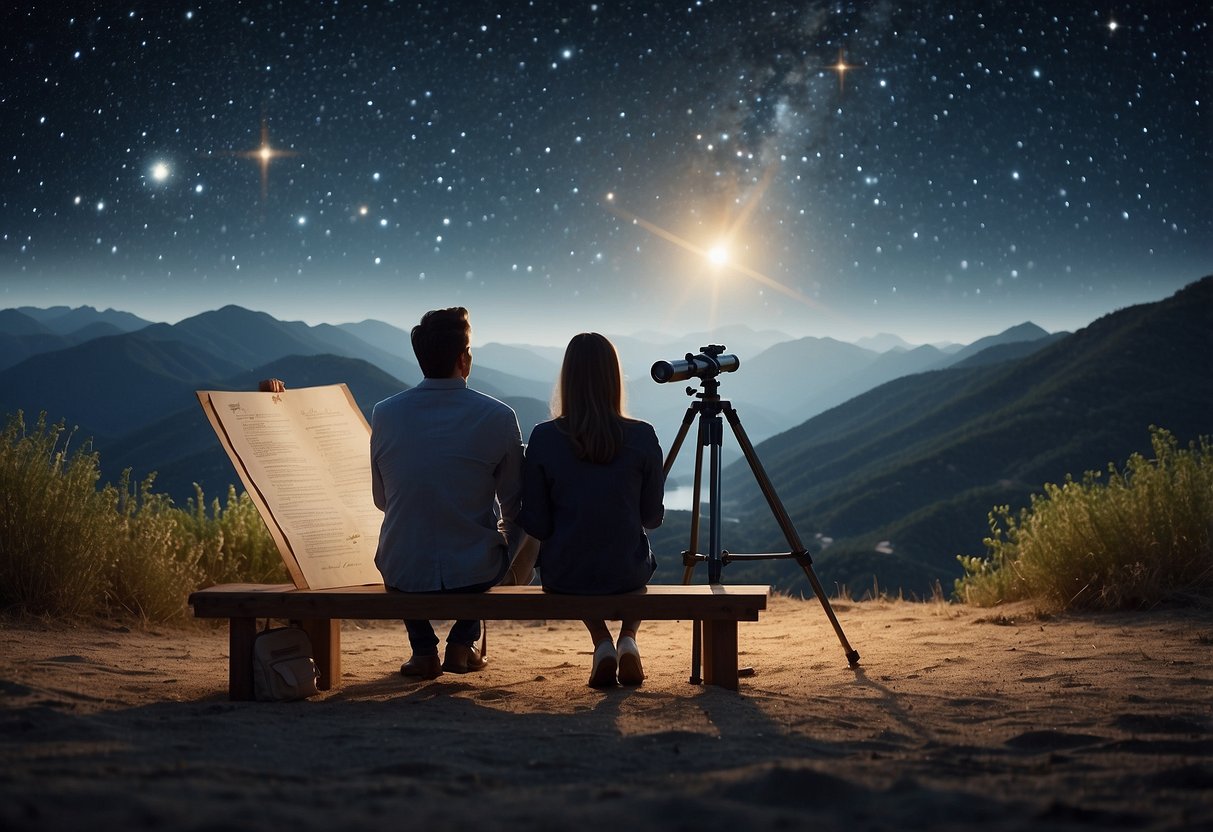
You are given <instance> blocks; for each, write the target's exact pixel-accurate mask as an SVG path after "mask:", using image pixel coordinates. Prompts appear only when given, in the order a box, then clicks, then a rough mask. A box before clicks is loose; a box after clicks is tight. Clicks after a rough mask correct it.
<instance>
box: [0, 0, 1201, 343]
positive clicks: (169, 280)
mask: <svg viewBox="0 0 1213 832" xmlns="http://www.w3.org/2000/svg"><path fill="white" fill-rule="evenodd" d="M1211 16H1213V15H1211V13H1210V11H1209V7H1208V5H1207V4H1205V3H1187V2H1184V3H1181V2H1157V3H1155V2H1151V3H1102V4H1087V3H1081V2H1079V3H1056V2H1015V3H994V2H991V3H945V2H922V3H891V2H889V3H885V2H875V3H866V2H865V3H859V2H853V3H824V2H762V0H756V1H755V2H740V0H738V2H709V1H708V0H702V2H696V1H695V0H683V2H679V3H672V2H670V3H666V2H647V3H639V2H638V3H623V2H607V0H603V1H602V2H576V3H547V2H531V3H526V2H509V3H506V2H495V3H488V2H484V3H481V2H472V0H469V2H463V3H437V2H425V3H417V2H395V3H393V2H375V3H357V2H348V1H347V0H342V1H341V2H335V0H326V2H302V0H300V1H299V2H294V1H293V0H292V2H285V1H284V2H264V1H260V2H234V1H233V2H195V3H177V2H127V3H115V2H96V3H71V2H45V3H35V4H29V3H24V4H23V3H13V2H6V3H5V4H4V10H3V11H0V30H2V34H0V38H3V77H2V80H0V137H2V138H0V149H2V151H3V154H2V160H0V307H11V306H21V305H36V306H50V305H54V304H67V305H71V306H77V305H81V304H90V305H94V306H97V307H99V308H104V307H110V306H112V307H116V308H120V309H125V310H127V311H131V312H135V313H136V314H139V315H142V316H143V317H145V318H149V319H153V320H166V321H175V320H179V319H180V318H182V317H185V316H188V315H191V314H195V313H197V312H200V311H204V310H207V309H215V308H218V307H219V306H222V305H224V304H227V303H237V304H240V305H242V306H245V307H248V308H252V309H260V310H264V311H266V312H269V313H270V314H272V315H274V316H276V317H279V318H284V319H302V320H306V321H308V322H309V323H319V322H322V321H328V322H333V323H337V322H342V321H357V320H362V319H365V318H378V319H381V320H386V321H389V322H391V323H395V324H397V325H402V326H409V325H411V324H412V323H413V322H415V321H416V319H417V317H418V315H419V314H420V312H421V311H423V310H424V309H426V308H430V307H432V306H447V305H453V304H463V305H466V306H468V307H469V308H470V309H471V310H472V319H473V324H474V326H475V327H476V332H475V340H476V341H477V342H483V341H485V340H490V339H492V340H509V341H530V342H542V341H547V342H552V343H560V342H562V341H563V339H564V338H566V337H567V336H568V335H569V334H571V333H573V332H576V331H579V330H583V329H597V330H600V331H605V332H611V333H631V332H636V331H640V330H645V329H658V330H664V331H668V332H671V333H681V332H687V331H692V330H702V329H705V328H707V327H710V326H713V325H716V324H722V325H723V324H747V325H749V326H751V327H753V328H755V329H777V330H781V331H783V332H786V333H789V334H791V335H795V336H801V335H830V336H834V337H839V338H843V339H847V340H854V339H855V338H858V337H861V336H865V335H871V334H875V333H878V332H894V333H898V334H900V335H902V336H903V337H905V338H907V339H909V340H911V341H915V342H926V341H942V340H956V341H961V340H971V339H973V338H975V337H978V336H980V335H985V334H989V333H991V332H994V331H998V330H999V329H1002V328H1005V327H1007V326H1011V325H1014V324H1016V323H1020V322H1022V321H1025V320H1032V321H1035V322H1036V323H1038V324H1040V325H1041V326H1044V327H1045V328H1047V329H1050V330H1057V329H1075V328H1077V327H1080V326H1083V325H1085V324H1086V323H1088V322H1090V321H1091V320H1093V319H1094V318H1095V317H1098V316H1099V315H1101V314H1103V313H1105V312H1107V311H1111V310H1113V309H1116V308H1120V307H1123V306H1126V305H1130V304H1132V303H1139V302H1143V301H1151V300H1157V299H1160V298H1162V297H1165V296H1167V295H1169V294H1170V293H1172V292H1173V291H1175V290H1176V289H1178V288H1180V287H1181V286H1183V285H1185V284H1187V283H1190V282H1191V281H1193V280H1195V279H1197V278H1199V277H1201V276H1202V275H1204V274H1207V273H1210V272H1213V210H1211V209H1210V199H1209V193H1210V190H1211V189H1213V158H1211V156H1213V118H1211V117H1210V98H1213V95H1211V94H1213V84H1211V80H1210V79H1211V70H1210V54H1211V52H1210V46H1211V45H1213V43H1211V41H1213V38H1211V28H1210V18H1211ZM695 346H698V345H689V347H695Z"/></svg>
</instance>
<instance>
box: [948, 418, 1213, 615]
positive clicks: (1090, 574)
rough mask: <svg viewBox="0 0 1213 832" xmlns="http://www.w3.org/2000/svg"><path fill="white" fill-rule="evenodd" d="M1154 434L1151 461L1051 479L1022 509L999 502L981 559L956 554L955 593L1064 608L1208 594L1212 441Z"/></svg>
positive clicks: (1211, 586) (1212, 590) (978, 600)
mask: <svg viewBox="0 0 1213 832" xmlns="http://www.w3.org/2000/svg"><path fill="white" fill-rule="evenodd" d="M1150 433H1151V436H1150V441H1151V445H1152V447H1153V452H1154V458H1153V459H1146V458H1144V457H1143V456H1141V455H1140V454H1134V455H1133V456H1132V457H1130V458H1129V460H1128V463H1127V464H1126V467H1125V470H1124V471H1123V472H1122V471H1118V470H1117V469H1116V467H1115V466H1114V465H1109V466H1108V469H1107V478H1106V480H1104V478H1103V477H1102V476H1101V474H1100V473H1099V472H1097V471H1088V472H1087V473H1086V474H1085V475H1084V476H1083V479H1082V481H1081V482H1075V481H1074V480H1073V479H1072V478H1070V477H1067V478H1066V480H1065V482H1064V483H1063V484H1062V485H1054V484H1047V485H1045V488H1044V493H1043V494H1034V495H1032V498H1031V504H1030V505H1029V506H1028V507H1027V508H1025V509H1022V510H1021V511H1020V512H1019V513H1018V515H1013V514H1012V512H1011V510H1010V507H1009V506H999V507H996V508H995V509H994V511H992V512H991V513H990V516H989V517H990V537H988V538H986V539H985V541H984V542H985V546H986V552H987V557H985V558H979V557H965V556H963V555H962V556H960V557H959V560H960V563H961V566H962V567H963V568H964V571H965V574H964V576H963V577H962V578H960V579H959V580H957V581H956V596H957V597H958V598H960V599H962V600H964V601H966V602H968V603H972V604H976V605H979V606H992V605H994V604H997V603H1000V602H1003V601H1014V600H1028V599H1030V600H1032V601H1033V602H1035V603H1036V604H1037V606H1039V607H1041V608H1042V609H1047V610H1062V609H1068V608H1076V607H1077V608H1089V609H1110V608H1123V607H1141V606H1149V605H1153V604H1156V603H1158V602H1159V601H1162V600H1164V599H1167V598H1174V597H1178V596H1182V595H1184V594H1195V595H1199V596H1206V597H1207V596H1209V595H1213V453H1211V450H1213V449H1211V448H1210V444H1209V440H1208V438H1207V437H1206V438H1202V439H1200V441H1199V442H1193V443H1190V444H1189V446H1188V448H1187V449H1180V448H1179V446H1178V443H1177V442H1176V440H1175V438H1174V437H1173V436H1172V435H1171V434H1170V433H1169V432H1167V431H1165V430H1162V429H1160V428H1153V427H1152V428H1151V429H1150Z"/></svg>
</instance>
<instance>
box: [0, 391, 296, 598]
mask: <svg viewBox="0 0 1213 832" xmlns="http://www.w3.org/2000/svg"><path fill="white" fill-rule="evenodd" d="M73 436H74V434H73V433H72V432H69V431H66V430H65V428H64V425H63V423H62V422H60V423H58V424H55V425H50V424H48V423H47V421H46V415H45V414H42V415H40V416H39V418H38V422H37V424H36V425H35V426H34V427H33V429H32V430H29V429H27V427H26V425H25V421H24V417H23V415H22V414H21V413H20V412H18V413H17V414H16V415H15V416H14V417H11V418H10V419H9V421H8V424H7V425H6V427H5V428H4V431H3V434H2V440H0V611H7V612H15V613H18V614H33V615H54V616H59V617H70V616H81V615H88V614H96V613H101V614H113V613H115V612H122V613H126V614H129V615H134V616H138V617H139V618H142V619H145V620H150V621H164V620H169V619H174V618H184V617H186V615H187V613H188V607H187V603H186V600H187V598H188V595H189V593H190V592H191V591H193V590H194V589H196V588H197V587H199V586H205V585H210V584H213V583H222V582H240V581H251V582H275V581H277V582H286V581H289V576H288V575H287V573H286V569H285V567H283V565H282V559H281V557H280V556H279V554H278V549H277V546H276V545H275V544H274V541H273V539H272V538H271V537H270V534H269V531H268V530H267V529H266V527H265V523H264V522H263V521H262V520H261V515H260V514H259V513H258V512H257V508H256V506H255V505H254V504H253V501H252V499H251V498H250V497H249V496H248V494H246V493H242V494H240V495H239V496H237V495H236V490H235V488H232V487H229V488H228V493H227V505H226V507H222V506H220V503H219V500H218V499H216V500H214V501H212V502H211V505H210V511H209V513H208V511H207V508H206V501H205V499H204V497H203V494H202V489H201V488H198V487H197V486H195V489H196V498H195V499H191V500H190V501H189V502H188V505H187V506H186V508H185V509H181V508H177V507H175V506H173V504H172V500H170V499H169V498H168V497H167V496H166V495H163V494H157V493H155V492H154V491H153V490H152V484H153V482H154V478H155V475H154V474H153V475H152V476H149V477H148V478H147V479H145V480H144V481H143V482H141V483H139V484H138V486H135V485H133V484H132V483H131V481H130V472H129V471H125V472H123V474H122V476H121V478H120V479H119V482H118V484H117V485H110V484H108V483H107V484H106V485H104V486H101V487H98V485H97V483H98V480H99V479H100V470H99V466H98V457H97V454H96V452H94V451H93V450H92V448H91V445H90V444H89V443H84V444H82V445H81V446H80V447H78V448H75V449H74V450H70V451H69V447H70V446H71V440H72V438H73Z"/></svg>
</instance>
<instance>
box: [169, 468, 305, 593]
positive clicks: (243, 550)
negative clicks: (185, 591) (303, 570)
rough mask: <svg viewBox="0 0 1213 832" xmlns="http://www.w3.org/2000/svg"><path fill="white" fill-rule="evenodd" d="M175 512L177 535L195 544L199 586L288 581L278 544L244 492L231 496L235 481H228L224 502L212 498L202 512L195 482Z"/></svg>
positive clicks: (202, 503) (204, 502) (202, 507)
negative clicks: (181, 506) (176, 513)
mask: <svg viewBox="0 0 1213 832" xmlns="http://www.w3.org/2000/svg"><path fill="white" fill-rule="evenodd" d="M179 515H180V516H179V522H180V524H181V532H182V534H184V535H187V536H189V537H190V538H191V539H192V540H194V541H196V542H197V544H198V545H199V547H200V552H199V562H198V567H199V571H200V573H201V575H200V577H201V583H202V584H203V585H206V586H210V585H211V584H222V583H233V582H241V581H248V582H252V583H289V582H290V575H288V574H287V571H286V567H285V566H283V565H282V555H281V554H279V552H278V546H277V544H275V543H274V539H273V538H272V537H270V533H269V530H268V529H267V528H266V527H265V521H264V520H262V519H261V514H260V513H259V512H258V511H257V506H256V505H255V504H254V503H253V499H252V497H250V496H249V495H248V492H245V491H242V492H240V494H239V496H237V494H236V488H235V486H232V485H229V486H228V487H227V503H226V507H223V506H220V504H219V499H218V498H215V499H214V500H212V501H211V503H210V513H209V514H208V513H207V503H206V498H205V496H203V493H202V488H201V487H199V486H198V485H197V484H196V483H195V485H194V496H193V497H191V498H190V499H189V500H188V501H187V503H186V508H185V509H184V510H181V511H179Z"/></svg>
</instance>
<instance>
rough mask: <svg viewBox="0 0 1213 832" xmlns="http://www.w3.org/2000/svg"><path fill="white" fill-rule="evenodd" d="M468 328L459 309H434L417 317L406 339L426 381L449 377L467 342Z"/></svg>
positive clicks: (469, 335) (463, 310)
mask: <svg viewBox="0 0 1213 832" xmlns="http://www.w3.org/2000/svg"><path fill="white" fill-rule="evenodd" d="M471 336H472V325H471V323H470V322H469V321H468V311H467V310H466V309H464V308H463V307H462V306H452V307H450V308H448V309H434V310H431V311H429V312H426V313H425V314H424V315H422V316H421V323H419V324H417V325H416V326H415V327H413V331H412V332H411V333H410V337H411V338H412V341H413V354H414V355H416V356H417V363H418V364H419V365H420V366H421V372H422V373H424V374H425V377H426V378H450V377H451V376H452V375H454V373H455V365H456V364H457V363H458V361H459V356H461V355H463V353H464V352H465V351H466V350H467V348H468V345H469V344H470V343H471Z"/></svg>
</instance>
